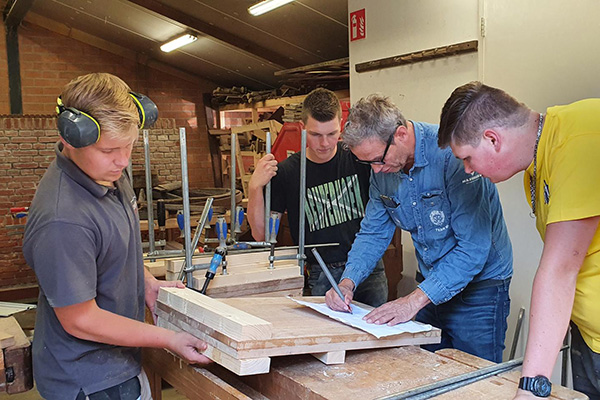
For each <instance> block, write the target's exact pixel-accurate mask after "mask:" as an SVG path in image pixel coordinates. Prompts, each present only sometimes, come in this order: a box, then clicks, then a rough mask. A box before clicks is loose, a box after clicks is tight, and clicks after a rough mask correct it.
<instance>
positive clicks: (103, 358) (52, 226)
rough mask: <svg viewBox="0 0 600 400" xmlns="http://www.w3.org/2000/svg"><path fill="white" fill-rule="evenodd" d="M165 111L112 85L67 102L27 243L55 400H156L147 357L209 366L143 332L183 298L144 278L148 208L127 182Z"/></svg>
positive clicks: (96, 86)
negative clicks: (144, 133)
mask: <svg viewBox="0 0 600 400" xmlns="http://www.w3.org/2000/svg"><path fill="white" fill-rule="evenodd" d="M152 107H154V110H152V109H151V108H152ZM155 107H156V106H154V103H152V102H151V101H150V100H149V99H148V98H146V97H145V96H141V95H138V94H136V93H133V92H130V89H129V87H128V86H127V84H125V82H123V81H122V80H121V79H119V78H117V77H116V76H113V75H110V74H103V73H96V74H89V75H85V76H81V77H79V78H76V79H75V80H73V81H71V82H70V83H69V84H67V85H66V86H65V88H64V90H63V92H62V95H61V98H60V100H59V108H60V115H59V120H58V126H59V131H60V141H59V142H58V143H57V144H56V147H55V150H56V159H55V160H54V161H53V162H52V164H51V165H50V166H49V167H48V170H47V171H46V173H45V174H44V177H43V178H42V180H41V181H40V183H39V186H38V189H37V191H36V194H35V197H34V199H33V202H32V204H31V208H30V213H29V220H28V222H27V227H26V231H25V238H24V242H23V252H24V255H25V259H26V260H27V263H28V264H29V266H30V267H31V268H33V270H34V271H35V273H36V276H37V279H38V282H39V285H40V296H39V301H38V311H37V320H36V329H35V337H34V340H33V366H34V378H35V381H36V385H37V389H38V391H39V392H40V394H41V395H42V396H43V397H44V398H45V399H57V400H59V399H60V400H65V399H72V400H75V399H78V400H80V399H86V398H89V399H92V400H94V399H111V400H112V399H122V400H129V399H132V400H133V399H138V398H140V396H142V395H143V396H144V398H147V397H148V396H149V394H148V392H149V385H148V381H147V379H145V376H144V375H143V373H142V372H141V349H140V347H157V348H167V349H169V350H171V351H173V352H174V353H177V354H178V355H180V356H181V357H182V358H183V359H185V360H186V361H188V362H190V363H207V362H208V361H209V360H208V359H207V358H206V357H205V356H204V355H202V354H201V352H202V351H203V350H205V349H206V344H205V343H204V342H202V341H200V340H198V339H196V338H195V337H193V336H191V335H189V334H187V333H175V332H173V331H170V330H167V329H163V328H159V327H157V326H153V325H150V324H146V323H144V322H143V321H144V308H145V306H148V307H149V308H150V310H152V311H153V310H154V306H155V302H156V297H157V294H158V289H159V287H161V286H177V287H182V285H181V283H180V282H177V283H176V282H165V281H157V280H156V279H154V277H153V276H152V275H150V273H149V272H148V271H147V270H146V269H145V268H144V266H143V258H142V247H141V238H140V230H139V220H138V214H137V207H136V198H135V195H134V192H133V189H132V187H131V182H130V179H129V178H128V176H127V175H126V174H125V173H123V170H124V169H125V168H126V167H127V165H128V162H129V158H130V156H131V150H132V147H133V145H134V143H135V141H136V140H137V137H138V127H139V125H140V122H141V121H140V116H142V117H144V118H148V117H149V116H150V115H149V114H154V116H153V117H154V118H155V117H156V115H157V114H156V113H157V111H156V109H155Z"/></svg>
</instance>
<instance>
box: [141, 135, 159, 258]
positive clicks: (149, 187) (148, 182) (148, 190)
mask: <svg viewBox="0 0 600 400" xmlns="http://www.w3.org/2000/svg"><path fill="white" fill-rule="evenodd" d="M142 132H143V135H144V166H145V169H146V204H147V206H146V209H147V210H148V241H149V242H150V248H149V252H150V253H153V252H154V250H156V248H155V243H154V204H153V203H152V170H151V169H150V141H149V139H148V129H144V130H142Z"/></svg>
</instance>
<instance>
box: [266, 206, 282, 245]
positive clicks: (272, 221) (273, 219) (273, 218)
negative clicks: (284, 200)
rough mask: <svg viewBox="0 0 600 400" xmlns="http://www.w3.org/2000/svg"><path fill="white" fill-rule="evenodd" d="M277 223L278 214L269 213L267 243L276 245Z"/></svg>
mask: <svg viewBox="0 0 600 400" xmlns="http://www.w3.org/2000/svg"><path fill="white" fill-rule="evenodd" d="M279 222H280V217H279V213H278V212H276V211H271V215H270V217H269V237H268V238H267V242H270V243H277V233H278V232H279Z"/></svg>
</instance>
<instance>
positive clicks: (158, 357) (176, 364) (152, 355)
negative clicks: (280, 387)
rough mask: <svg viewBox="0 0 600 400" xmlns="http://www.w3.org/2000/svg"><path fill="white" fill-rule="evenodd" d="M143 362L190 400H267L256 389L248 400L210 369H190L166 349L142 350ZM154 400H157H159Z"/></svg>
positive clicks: (190, 367)
mask: <svg viewBox="0 0 600 400" xmlns="http://www.w3.org/2000/svg"><path fill="white" fill-rule="evenodd" d="M142 360H143V363H144V367H145V368H146V370H147V371H148V370H152V371H153V372H154V373H155V374H156V375H158V376H160V377H161V378H162V379H164V380H165V381H167V382H168V383H169V384H171V385H172V386H173V387H175V388H176V389H177V391H178V392H180V393H182V394H183V395H184V396H185V397H186V398H188V399H190V400H206V399H221V400H252V399H259V398H263V399H264V397H263V396H260V395H258V393H256V392H255V391H254V390H253V389H249V391H251V393H250V394H251V395H250V396H248V395H247V394H245V393H242V392H241V391H240V390H238V389H236V388H235V387H233V386H231V385H230V384H228V383H227V382H225V381H224V380H222V379H221V378H220V377H218V376H216V375H215V374H213V373H212V372H211V371H209V370H208V369H205V368H197V367H193V366H190V365H188V364H186V363H184V362H183V361H182V360H181V359H180V358H178V357H176V356H174V355H173V354H170V353H167V351H166V350H163V349H150V348H144V349H142ZM255 393H256V396H255ZM259 396H260V397H259ZM153 398H154V399H155V400H157V397H155V396H153ZM158 400H160V399H158Z"/></svg>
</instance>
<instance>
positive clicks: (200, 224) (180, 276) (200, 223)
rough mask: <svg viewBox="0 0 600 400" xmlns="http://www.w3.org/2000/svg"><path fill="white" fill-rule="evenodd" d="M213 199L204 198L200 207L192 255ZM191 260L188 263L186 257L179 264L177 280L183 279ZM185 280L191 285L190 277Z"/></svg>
mask: <svg viewBox="0 0 600 400" xmlns="http://www.w3.org/2000/svg"><path fill="white" fill-rule="evenodd" d="M214 200H215V199H214V198H213V197H209V198H208V199H206V203H204V208H203V209H202V215H201V216H200V220H199V221H198V226H197V227H196V232H195V234H194V240H193V241H192V257H193V254H194V252H195V250H196V246H198V241H199V240H200V235H201V234H202V231H203V230H204V225H206V221H207V220H208V213H209V212H210V208H211V207H212V205H213V201H214ZM192 260H193V259H190V264H188V260H187V257H186V259H185V261H184V262H183V264H182V265H181V270H180V271H179V274H178V275H177V280H182V279H183V272H184V270H185V269H186V266H187V265H192V264H191V262H192ZM192 272H193V271H192ZM188 278H189V276H188ZM186 282H187V283H188V286H189V285H191V279H187V280H186Z"/></svg>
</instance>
